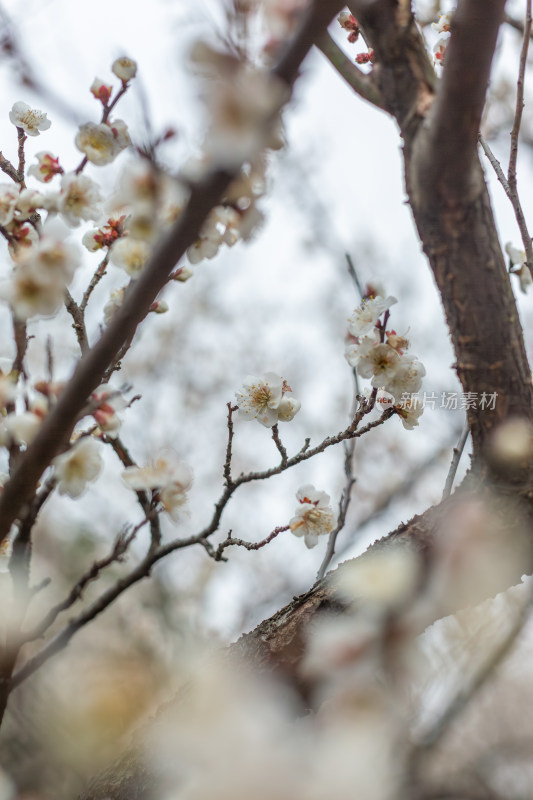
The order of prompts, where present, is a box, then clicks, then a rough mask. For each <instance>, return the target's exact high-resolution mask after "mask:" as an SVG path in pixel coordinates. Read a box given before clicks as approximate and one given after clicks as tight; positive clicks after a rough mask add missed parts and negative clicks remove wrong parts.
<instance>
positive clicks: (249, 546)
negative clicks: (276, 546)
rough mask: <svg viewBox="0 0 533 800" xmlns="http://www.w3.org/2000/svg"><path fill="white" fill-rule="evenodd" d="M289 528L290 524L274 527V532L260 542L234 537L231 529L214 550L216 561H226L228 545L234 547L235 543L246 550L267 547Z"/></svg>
mask: <svg viewBox="0 0 533 800" xmlns="http://www.w3.org/2000/svg"><path fill="white" fill-rule="evenodd" d="M288 530H289V525H281V526H279V527H277V528H274V530H273V531H272V533H270V534H269V535H268V536H267V537H266V538H265V539H261V541H259V542H245V541H244V539H234V538H233V537H232V535H231V534H232V531H229V532H228V535H227V536H226V538H225V539H224V541H223V542H221V543H220V544H219V546H218V547H217V549H216V550H215V551H214V553H213V558H214V559H215V561H225V560H226V559H225V558H224V557H223V555H222V553H223V552H224V550H225V549H226V548H227V547H232V546H233V545H235V546H236V547H245V548H246V550H260V549H261V547H265V545H267V544H269V543H270V542H271V541H272V540H273V539H275V538H276V536H279V534H280V533H283V531H288Z"/></svg>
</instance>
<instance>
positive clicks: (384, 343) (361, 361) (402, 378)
mask: <svg viewBox="0 0 533 800" xmlns="http://www.w3.org/2000/svg"><path fill="white" fill-rule="evenodd" d="M396 302H397V300H396V298H394V297H387V298H384V297H382V296H381V295H379V294H373V295H371V296H368V297H366V298H365V299H364V300H363V301H362V303H361V305H360V306H359V307H358V308H356V309H355V311H354V312H353V314H352V316H351V317H350V318H349V319H348V332H349V335H350V342H349V344H348V345H347V347H346V350H345V353H344V355H345V358H346V360H347V362H348V363H349V364H350V366H352V367H355V369H356V370H357V374H358V375H360V376H361V377H362V378H370V379H371V382H372V386H373V387H374V389H379V390H382V393H380V395H379V396H378V397H377V398H376V399H377V401H378V402H380V403H382V404H384V405H390V404H393V405H394V407H395V408H396V410H397V413H398V414H399V416H400V417H401V419H402V422H403V425H404V427H406V428H408V429H411V428H413V427H414V426H415V425H418V417H419V416H420V415H421V414H422V411H423V409H422V407H421V406H418V405H417V404H415V403H413V402H412V401H411V399H410V398H411V396H412V395H413V394H415V393H416V392H418V390H419V389H420V387H421V385H422V378H423V376H424V375H425V374H426V370H425V368H424V366H423V364H422V363H421V362H420V361H419V360H418V359H417V358H416V357H415V356H412V355H408V354H407V353H406V351H407V349H408V347H409V341H408V339H407V338H406V337H405V336H400V335H398V334H397V333H396V331H394V330H386V323H387V320H388V317H389V309H390V307H391V306H392V305H394V303H396ZM381 317H383V321H382V322H381V321H380V318H381ZM407 395H409V397H407Z"/></svg>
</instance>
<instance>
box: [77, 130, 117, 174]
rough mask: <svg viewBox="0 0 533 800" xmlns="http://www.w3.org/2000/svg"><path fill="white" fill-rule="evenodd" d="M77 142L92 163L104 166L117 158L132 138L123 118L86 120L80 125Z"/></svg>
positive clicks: (79, 148)
mask: <svg viewBox="0 0 533 800" xmlns="http://www.w3.org/2000/svg"><path fill="white" fill-rule="evenodd" d="M75 143H76V147H77V148H78V150H81V152H82V153H84V154H85V156H86V157H87V160H88V161H90V162H91V164H95V165H96V166H99V167H102V166H104V165H105V164H111V162H112V161H114V160H115V158H116V157H117V156H118V154H119V153H120V152H121V151H122V150H124V148H125V147H127V146H128V145H129V144H130V138H129V135H128V130H127V127H126V124H125V123H124V122H123V121H122V120H115V121H114V122H107V123H104V122H102V123H99V124H96V123H95V122H86V123H85V124H83V125H80V128H79V130H78V133H77V134H76V138H75Z"/></svg>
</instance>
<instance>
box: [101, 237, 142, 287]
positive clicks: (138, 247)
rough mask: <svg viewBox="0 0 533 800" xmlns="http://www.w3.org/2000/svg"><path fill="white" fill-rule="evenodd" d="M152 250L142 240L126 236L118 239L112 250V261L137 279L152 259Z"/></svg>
mask: <svg viewBox="0 0 533 800" xmlns="http://www.w3.org/2000/svg"><path fill="white" fill-rule="evenodd" d="M150 254H151V248H150V246H149V245H148V244H147V243H146V242H144V241H143V240H142V239H133V238H132V237H131V236H125V237H124V238H122V239H118V240H117V241H116V242H115V244H114V245H113V247H112V248H111V250H110V256H109V258H110V261H111V263H112V264H115V266H117V267H120V268H121V269H123V270H124V271H125V272H127V273H128V275H131V277H132V278H137V277H138V276H139V275H140V274H141V272H142V271H143V269H144V267H145V265H146V262H147V261H148V259H149V258H150Z"/></svg>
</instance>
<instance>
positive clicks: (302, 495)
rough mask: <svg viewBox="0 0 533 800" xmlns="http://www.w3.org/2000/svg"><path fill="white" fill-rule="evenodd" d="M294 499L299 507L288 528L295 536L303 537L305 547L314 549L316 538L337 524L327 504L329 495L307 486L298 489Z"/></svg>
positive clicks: (328, 531) (316, 542) (329, 531)
mask: <svg viewBox="0 0 533 800" xmlns="http://www.w3.org/2000/svg"><path fill="white" fill-rule="evenodd" d="M296 499H297V500H298V502H299V504H300V505H299V506H298V508H297V509H296V513H295V515H294V517H293V518H292V519H291V520H290V522H289V527H290V529H291V532H292V533H294V535H295V536H303V537H304V541H305V544H306V547H308V548H312V547H315V545H317V544H318V537H319V536H321V535H323V534H326V533H331V531H332V530H333V529H334V528H335V525H336V524H337V519H336V516H335V514H334V512H333V509H332V508H331V506H330V504H329V502H330V498H329V495H328V494H326V492H320V491H317V490H316V489H315V487H314V486H312V485H310V484H307V485H306V486H302V487H300V489H298V491H297V492H296Z"/></svg>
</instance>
